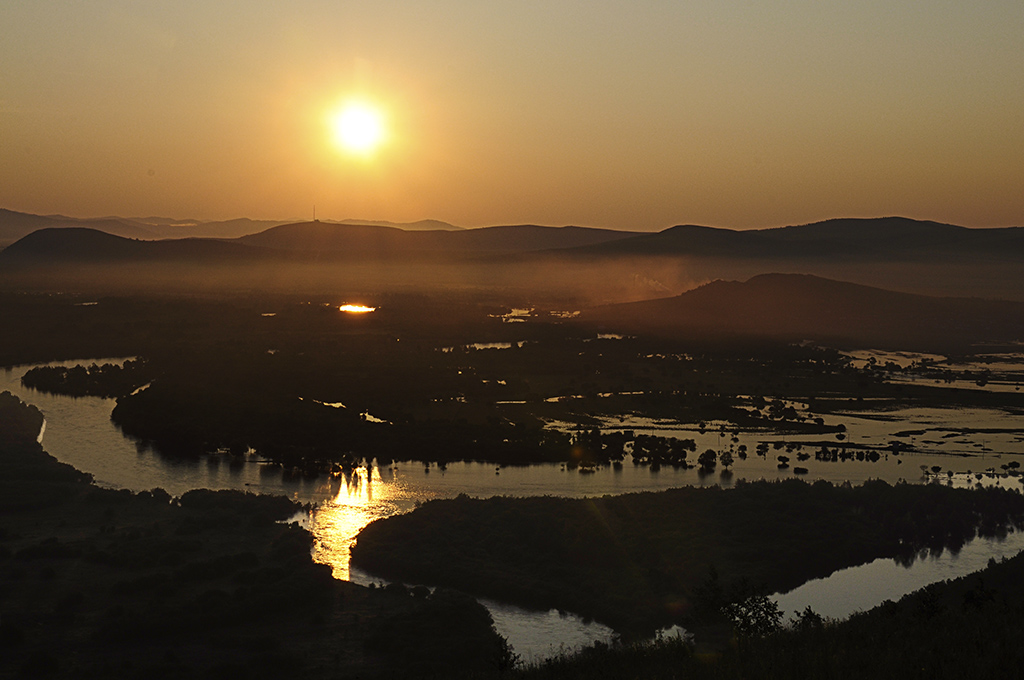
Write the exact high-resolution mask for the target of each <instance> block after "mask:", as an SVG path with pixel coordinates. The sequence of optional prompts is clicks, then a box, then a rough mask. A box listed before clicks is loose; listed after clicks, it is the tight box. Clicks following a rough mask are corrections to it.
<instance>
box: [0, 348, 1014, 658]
mask: <svg viewBox="0 0 1024 680" xmlns="http://www.w3.org/2000/svg"><path fill="white" fill-rule="evenodd" d="M105 361H107V362H110V361H113V360H109V359H108V360H105ZM74 363H77V362H67V364H65V365H73V364H74ZM29 368H31V366H22V367H17V368H14V369H0V392H3V391H10V392H12V393H13V394H15V395H16V396H18V397H19V398H20V399H22V400H24V401H26V402H28V403H30V404H33V405H35V406H36V407H38V408H39V409H40V411H42V413H43V415H44V417H45V419H46V422H45V430H44V432H43V434H42V443H43V446H44V447H45V448H46V450H47V451H48V452H49V453H50V454H52V455H53V456H55V457H56V458H57V459H59V460H61V461H63V462H66V463H69V464H71V465H73V466H74V467H76V468H78V469H80V470H83V471H85V472H88V473H90V474H92V475H93V476H94V478H95V481H96V483H97V484H99V485H101V486H104V487H109V488H126V489H130V490H133V491H142V490H148V489H153V488H157V487H160V488H163V489H164V490H166V491H167V492H169V493H170V494H172V495H174V496H180V495H181V494H183V493H185V492H187V491H189V490H191V489H197V488H210V489H237V490H245V491H251V492H256V493H268V494H277V495H283V496H287V497H289V498H292V499H294V500H297V501H299V502H302V503H308V504H310V505H311V507H312V508H313V510H312V511H311V512H310V513H309V516H308V517H307V518H305V522H306V525H307V526H308V527H309V529H310V530H311V532H312V533H313V535H314V537H315V545H316V547H315V551H314V558H315V559H317V560H318V561H320V562H324V563H326V564H330V565H331V567H332V568H333V570H334V574H335V576H336V577H338V578H341V579H351V580H353V581H356V582H364V583H369V582H372V581H373V580H374V579H373V577H372V576H370V575H367V574H359V573H358V572H353V571H350V568H349V548H350V546H351V544H352V542H353V541H354V539H355V537H356V535H357V534H358V533H359V531H360V530H361V529H362V528H363V527H365V526H366V525H367V524H368V523H369V522H371V521H373V520H374V519H377V518H381V517H388V516H391V515H394V514H398V513H403V512H409V511H411V510H412V509H413V508H415V507H416V505H418V504H420V503H423V502H425V501H428V500H432V499H437V498H452V497H455V496H457V495H459V494H462V493H465V494H468V495H470V496H476V497H481V498H483V497H489V496H495V495H509V496H542V495H552V496H562V497H568V498H582V497H587V496H600V495H605V494H622V493H630V492H637V491H657V490H662V489H667V488H673V487H679V486H687V485H689V486H709V485H721V486H725V487H729V486H731V485H733V484H735V483H736V482H738V481H739V480H741V479H752V480H753V479H778V478H787V477H791V476H792V474H793V473H792V471H790V470H788V469H779V467H778V466H777V464H776V462H775V461H774V460H773V459H770V458H761V457H758V456H756V455H750V456H749V457H748V458H747V459H746V460H739V461H737V462H736V464H735V465H734V466H733V470H732V471H731V473H728V474H725V475H723V474H721V472H720V471H719V472H716V473H713V474H701V473H700V471H699V470H697V469H696V468H688V469H683V468H672V467H663V468H662V469H661V470H660V471H652V470H651V469H650V468H648V467H646V466H634V465H632V464H631V462H630V461H629V458H628V457H627V460H626V463H625V464H624V465H622V466H620V467H604V468H597V469H591V470H587V471H586V472H580V471H577V470H576V469H573V468H566V467H565V466H564V465H559V464H546V465H530V466H522V467H500V466H495V465H493V464H482V463H452V464H449V465H447V466H444V467H443V468H442V467H439V466H437V465H424V464H422V463H412V462H404V463H402V462H400V463H396V464H390V465H386V466H378V465H376V464H373V463H370V464H367V465H365V466H363V467H361V468H358V469H356V470H354V471H352V472H350V473H348V474H346V475H341V476H334V477H325V476H321V477H318V478H314V479H310V478H304V477H288V476H285V475H282V474H281V473H280V470H278V469H276V468H270V467H268V466H265V465H264V464H263V461H261V460H260V459H259V458H258V457H257V456H255V455H247V456H228V455H226V454H212V455H208V454H204V455H199V456H197V457H196V458H194V459H190V460H186V461H183V460H181V459H179V458H167V457H164V456H161V455H160V454H159V453H157V452H155V451H153V450H151V449H150V448H148V447H146V446H145V445H143V444H141V443H139V442H136V441H133V440H132V439H129V438H126V437H125V436H124V435H123V434H122V433H121V431H120V430H119V429H118V428H117V427H116V426H115V425H114V424H113V423H112V422H111V420H110V412H111V410H112V409H113V406H114V401H113V400H111V399H102V398H97V397H78V398H75V397H66V396H59V395H52V394H46V393H42V392H39V391H37V390H33V389H29V388H26V387H24V386H22V385H21V377H22V375H24V373H25V372H26V371H27V370H28V369H29ZM902 415H903V418H904V419H902V420H901V414H897V413H888V414H886V418H885V419H884V420H881V421H879V420H872V419H870V418H865V419H864V423H862V427H860V426H857V425H856V424H855V425H854V428H853V430H852V431H851V437H852V438H858V439H862V440H866V439H867V438H869V437H870V436H871V435H872V432H874V433H875V436H876V437H879V438H882V437H888V436H891V435H892V433H893V432H894V431H898V430H901V429H902V430H913V429H915V428H920V425H921V422H922V419H926V420H927V421H928V422H929V423H932V424H934V423H938V424H939V425H942V423H943V422H945V423H946V425H948V426H950V427H962V425H961V424H960V421H959V420H958V419H957V415H958V414H957V413H953V412H948V411H947V412H942V413H928V414H920V413H916V414H915V413H908V414H902ZM959 415H961V416H963V417H965V418H967V419H968V420H970V421H971V422H972V423H977V422H981V421H984V422H993V421H994V422H999V423H1000V424H1002V423H1005V422H1006V418H1007V416H1006V415H1005V414H1002V413H1000V412H986V413H979V412H977V410H975V411H971V412H964V413H961V414H959ZM943 419H945V420H944V421H943ZM848 422H852V418H851V420H848ZM1014 424H1015V423H1014ZM608 426H609V427H615V426H617V427H619V428H623V429H625V428H627V427H628V428H630V429H635V430H637V431H643V432H647V433H651V434H659V435H662V436H676V437H684V438H685V437H691V436H694V435H696V436H697V437H699V438H701V443H700V445H701V446H704V445H705V443H707V445H708V446H711V445H713V444H715V443H717V441H718V440H719V439H720V438H721V437H722V436H723V435H722V434H721V433H720V432H718V431H715V430H712V429H710V428H712V427H714V428H717V427H718V425H717V424H709V429H708V430H707V431H705V432H703V433H701V432H697V431H695V430H694V429H693V428H692V426H690V427H687V426H684V425H680V424H678V423H667V422H660V421H643V420H641V419H633V420H630V421H629V422H626V421H625V420H619V422H617V423H615V424H614V425H613V424H612V423H609V424H608ZM734 436H736V437H737V442H744V441H746V442H748V443H749V445H750V449H751V450H752V449H753V448H754V445H755V444H756V442H757V441H761V440H763V439H770V436H765V435H763V434H761V435H759V434H757V433H735V435H734ZM1019 441H1020V439H1019V437H1018V436H1017V435H1007V436H1006V437H1005V438H1003V439H999V440H998V442H997V443H996V444H995V446H993V441H992V440H989V441H988V443H987V444H986V446H985V448H986V449H988V450H987V451H985V452H984V457H982V456H981V455H980V454H979V455H976V456H970V457H966V456H963V455H960V456H950V455H948V454H944V453H924V454H907V453H905V454H902V455H901V456H900V458H899V461H902V462H898V461H897V460H896V459H895V457H891V458H889V459H886V460H884V461H882V463H881V464H880V463H870V462H866V461H856V460H853V461H847V462H842V463H821V464H818V465H815V464H814V463H815V461H814V460H811V461H810V464H809V465H808V467H809V473H808V474H807V475H804V477H803V478H804V479H806V480H808V481H814V480H816V479H824V480H827V481H830V482H834V483H842V482H845V481H850V482H852V483H860V482H862V481H864V480H866V479H871V478H881V479H885V480H886V481H889V482H896V481H898V480H900V479H905V480H908V481H924V480H925V479H927V477H926V476H924V475H923V474H922V472H921V468H922V466H923V467H925V468H928V467H931V466H934V465H940V466H942V467H943V470H951V471H952V470H956V474H954V475H953V476H952V477H946V476H945V475H943V479H944V483H952V484H955V485H958V486H973V485H976V484H979V483H985V484H999V485H1006V486H1011V487H1013V488H1020V486H1021V484H1020V479H1021V478H1020V477H1007V476H997V475H987V476H982V475H978V474H977V473H976V472H972V473H971V474H968V473H967V470H972V471H980V470H984V469H986V468H987V467H993V466H994V463H995V462H996V461H999V460H1001V459H1002V458H1003V457H1004V456H1006V457H1008V458H1009V457H1013V456H1014V454H1017V453H1020V450H1019V449H1020V445H1019ZM1021 549H1024V535H1020V534H1011V535H1010V536H1009V537H1008V538H1007V539H1006V540H1004V541H993V540H975V541H973V542H971V543H970V544H968V545H967V546H966V547H965V548H964V549H963V550H962V551H961V552H960V553H959V554H958V555H951V554H949V553H944V554H943V555H941V556H934V557H933V556H928V557H925V558H923V559H919V560H917V561H915V562H914V563H913V564H912V565H911V566H909V567H906V566H901V565H898V564H896V563H895V562H894V561H893V560H876V561H875V562H872V563H871V564H868V565H862V566H860V567H854V568H851V569H846V570H842V571H840V572H837V573H836V574H833V575H832V576H830V577H829V578H827V579H821V580H817V581H812V582H809V583H807V584H805V585H804V586H801V587H800V588H797V589H796V590H794V591H792V592H790V593H787V594H784V595H777V596H776V598H777V601H778V602H779V604H780V606H781V607H782V608H783V609H784V610H785V612H786V613H787V615H791V613H792V612H793V611H798V610H802V609H803V608H804V607H806V606H808V605H810V606H811V607H812V608H813V609H814V610H815V611H817V612H819V613H820V614H822V615H825V616H829V617H834V618H841V617H845V616H848V615H849V614H850V613H852V612H854V611H858V610H861V609H868V608H870V607H872V606H874V605H877V604H879V603H880V602H882V601H884V600H885V599H898V598H899V597H900V596H902V595H904V594H906V593H908V592H911V591H912V590H915V589H917V588H920V587H922V586H924V585H927V584H928V583H932V582H935V581H938V580H942V579H947V578H954V577H957V576H961V575H965V574H968V573H971V572H973V571H977V570H978V569H981V568H983V567H984V566H985V564H986V563H987V562H988V560H989V559H1001V558H1003V557H1009V556H1012V555H1014V554H1016V553H1017V552H1019V551H1020V550H1021ZM487 604H488V606H489V608H490V609H491V612H492V616H493V617H494V619H495V624H496V626H497V628H498V630H499V632H501V633H502V634H503V635H505V636H506V637H507V638H508V639H509V641H510V643H511V644H512V645H513V647H514V648H515V649H516V650H517V652H518V653H520V654H521V655H523V656H524V658H542V657H544V656H547V655H550V654H552V653H557V652H558V651H559V650H560V649H563V648H564V649H572V648H574V647H577V646H580V645H582V644H587V643H590V642H592V641H595V640H608V639H610V638H611V631H610V630H609V629H608V628H607V627H605V626H602V625H600V624H597V623H594V622H584V621H582V620H581V619H579V618H578V617H575V616H573V615H571V614H566V613H559V612H555V611H552V612H532V611H527V610H523V609H520V608H517V607H513V606H509V605H506V604H502V603H496V602H490V603H487Z"/></svg>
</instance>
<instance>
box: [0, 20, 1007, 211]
mask: <svg viewBox="0 0 1024 680" xmlns="http://www.w3.org/2000/svg"><path fill="white" fill-rule="evenodd" d="M1022 36H1024V2H1021V0H977V1H976V2H964V1H963V0H956V1H953V0H917V1H909V0H885V1H882V0H858V1H857V2H850V1H849V0H846V1H843V2H840V1H833V0H774V1H772V2H767V1H761V0H690V1H686V0H675V1H671V2H670V1H668V0H664V1H660V0H659V1H650V0H649V1H644V0H634V1H633V2H625V1H622V2H618V1H616V2H612V1H610V0H590V1H589V2H568V1H565V0H545V1H544V2H534V1H531V0H516V1H515V2H510V1H505V0H488V1H487V2H480V1H479V0H474V1H469V0H434V1H429V0H419V1H417V2H398V1H388V0H377V1H375V2H365V1H362V2H341V1H339V0H287V1H277V0H173V1H168V2H158V1H152V2H143V1H130V0H121V1H114V0H60V1H50V0H0V207H6V208H10V209H13V210H21V211H26V212H35V213H57V212H59V213H64V214H71V215H76V216H99V215H109V214H119V215H132V216H144V215H165V216H172V217H181V218H184V217H196V218H201V219H224V218H231V217H240V216H247V217H253V218H266V219H293V218H308V217H310V216H311V214H312V210H313V205H314V204H315V205H316V206H317V216H318V217H323V218H331V219H342V218H346V217H359V218H366V219H386V220H396V221H408V220H417V219H422V218H436V219H441V220H446V221H449V222H453V223H455V224H459V225H463V226H480V225H485V224H507V223H522V222H533V223H541V224H555V225H561V224H583V225H592V226H605V227H616V228H633V229H661V228H665V227H668V226H671V225H674V224H683V223H700V224H708V225H714V226H725V227H735V228H748V227H763V226H779V225H784V224H797V223H805V222H810V221H814V220H818V219H824V218H828V217H840V216H862V217H868V216H882V215H905V216H909V217H916V218H922V219H935V220H940V221H946V222H953V223H957V224H963V225H968V226H1004V225H1024V37H1022ZM353 96H359V97H361V98H363V99H366V100H369V101H372V102H374V103H376V105H377V106H379V107H380V108H381V109H382V110H383V111H384V112H385V113H386V121H385V124H386V127H387V129H388V130H389V138H388V141H387V144H386V145H385V146H383V147H382V148H381V149H380V150H379V151H378V152H377V153H376V154H375V155H373V156H370V157H353V156H351V155H348V154H346V153H344V152H343V151H341V150H339V149H338V148H336V147H335V146H334V145H333V144H332V143H331V132H330V130H329V126H328V124H327V122H326V121H327V119H328V114H329V112H330V111H331V110H332V109H333V108H335V107H337V106H338V105H339V104H340V103H341V102H343V101H344V100H346V99H348V98H350V97H353Z"/></svg>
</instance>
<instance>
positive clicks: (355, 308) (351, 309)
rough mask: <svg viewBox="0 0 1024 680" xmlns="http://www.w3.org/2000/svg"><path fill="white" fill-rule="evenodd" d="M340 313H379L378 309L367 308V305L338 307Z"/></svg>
mask: <svg viewBox="0 0 1024 680" xmlns="http://www.w3.org/2000/svg"><path fill="white" fill-rule="evenodd" d="M338 311H341V312H347V313H349V314H369V313H370V312H375V311H377V308H376V307H367V306H366V305H341V306H340V307H338Z"/></svg>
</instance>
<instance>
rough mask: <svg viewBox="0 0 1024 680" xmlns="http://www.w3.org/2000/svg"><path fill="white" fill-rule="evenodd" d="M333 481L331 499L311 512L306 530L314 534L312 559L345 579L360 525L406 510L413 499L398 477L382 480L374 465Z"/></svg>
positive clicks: (413, 501) (378, 470)
mask: <svg viewBox="0 0 1024 680" xmlns="http://www.w3.org/2000/svg"><path fill="white" fill-rule="evenodd" d="M384 474H385V475H388V476H391V475H392V470H391V469H390V468H384ZM334 483H335V484H337V485H338V486H337V490H336V491H335V490H333V489H332V491H333V496H332V498H331V499H330V500H327V501H324V502H323V503H321V504H320V506H319V507H318V508H317V509H316V511H315V512H314V513H313V514H312V516H311V517H310V524H309V529H310V531H311V532H312V534H313V536H315V537H316V538H315V542H314V545H313V558H314V559H315V560H316V561H317V562H320V563H322V564H328V565H330V566H331V569H332V570H333V572H334V576H335V578H339V579H343V580H346V581H347V580H348V579H349V549H350V547H351V545H352V542H353V541H354V540H355V538H356V536H357V535H358V534H359V532H360V531H362V529H363V527H365V526H366V525H367V524H369V523H370V522H372V521H373V520H375V519H380V518H382V517H390V516H391V515H397V514H400V513H403V512H408V511H410V510H412V509H413V508H414V507H415V505H416V501H415V500H413V499H411V498H410V497H409V494H408V493H406V490H405V488H404V485H403V484H402V483H401V482H400V481H399V480H397V479H390V480H388V481H385V480H384V479H383V478H382V477H381V469H380V468H378V467H375V466H371V467H366V466H363V467H359V468H356V469H355V470H353V471H352V472H349V473H345V474H342V475H339V476H338V477H337V478H335V481H334ZM421 495H422V493H421Z"/></svg>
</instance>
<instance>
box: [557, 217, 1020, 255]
mask: <svg viewBox="0 0 1024 680" xmlns="http://www.w3.org/2000/svg"><path fill="white" fill-rule="evenodd" d="M566 254H572V255H578V256H598V257H620V256H623V255H629V256H638V255H640V256H645V255H656V256H687V257H715V258H744V259H750V258H758V259H768V260H791V261H800V260H810V259H821V260H830V261H851V260H861V259H873V260H906V261H921V260H931V259H936V258H945V259H953V260H961V261H962V260H963V259H965V258H972V257H974V258H982V259H996V260H1007V259H1024V228H1020V227H1006V228H993V229H968V228H966V227H958V226H954V225H950V224H941V223H938V222H926V221H918V220H911V219H908V218H904V217H883V218H872V219H836V220H827V221H825V222H817V223H814V224H805V225H799V226H792V227H780V228H775V229H753V230H749V231H736V230H732V229H718V228H714V227H702V226H696V225H681V226H676V227H671V228H669V229H666V230H664V231H661V232H658V233H656V234H644V235H641V236H634V237H632V238H630V239H628V240H624V241H621V242H617V243H615V244H596V245H592V246H586V247H582V248H577V249H575V250H574V251H572V252H571V253H566Z"/></svg>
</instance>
